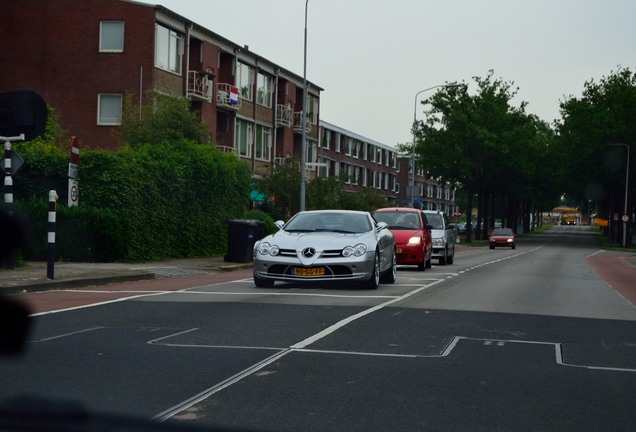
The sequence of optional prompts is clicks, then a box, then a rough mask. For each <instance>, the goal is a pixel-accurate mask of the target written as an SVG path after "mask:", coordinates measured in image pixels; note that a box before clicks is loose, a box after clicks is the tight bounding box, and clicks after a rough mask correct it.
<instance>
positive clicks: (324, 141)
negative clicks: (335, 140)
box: [322, 128, 331, 150]
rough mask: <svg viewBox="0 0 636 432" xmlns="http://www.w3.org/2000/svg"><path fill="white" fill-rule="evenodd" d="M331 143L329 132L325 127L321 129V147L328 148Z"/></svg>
mask: <svg viewBox="0 0 636 432" xmlns="http://www.w3.org/2000/svg"><path fill="white" fill-rule="evenodd" d="M330 145H331V132H330V131H329V130H327V129H324V128H323V129H322V148H324V149H327V150H329V147H330Z"/></svg>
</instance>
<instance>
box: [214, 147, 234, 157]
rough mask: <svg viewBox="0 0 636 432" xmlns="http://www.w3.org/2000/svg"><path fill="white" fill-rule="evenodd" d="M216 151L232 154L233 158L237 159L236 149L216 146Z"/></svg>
mask: <svg viewBox="0 0 636 432" xmlns="http://www.w3.org/2000/svg"><path fill="white" fill-rule="evenodd" d="M216 149H217V150H218V151H220V152H221V153H232V154H233V155H234V156H236V157H239V152H238V149H237V148H234V147H229V146H219V145H218V146H216Z"/></svg>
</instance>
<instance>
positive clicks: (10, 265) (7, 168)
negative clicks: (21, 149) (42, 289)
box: [1, 135, 24, 270]
mask: <svg viewBox="0 0 636 432" xmlns="http://www.w3.org/2000/svg"><path fill="white" fill-rule="evenodd" d="M1 138H2V140H3V141H4V187H3V193H4V209H5V211H6V212H7V213H8V214H9V215H10V216H11V215H13V178H12V177H11V173H12V172H13V167H12V164H11V158H12V155H13V150H12V149H11V141H22V140H24V135H20V136H17V137H1ZM5 264H6V268H7V269H9V270H13V269H14V268H15V255H14V254H11V255H10V256H9V257H8V258H7V260H6V263H5Z"/></svg>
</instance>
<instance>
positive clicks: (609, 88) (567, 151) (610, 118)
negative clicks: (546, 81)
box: [557, 66, 636, 234]
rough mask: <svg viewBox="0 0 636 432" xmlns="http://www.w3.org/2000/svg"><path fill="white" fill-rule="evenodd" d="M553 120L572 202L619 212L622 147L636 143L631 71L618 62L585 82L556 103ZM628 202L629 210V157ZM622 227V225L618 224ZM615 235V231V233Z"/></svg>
mask: <svg viewBox="0 0 636 432" xmlns="http://www.w3.org/2000/svg"><path fill="white" fill-rule="evenodd" d="M560 107H561V115H562V120H561V122H559V124H558V125H557V128H558V131H559V142H558V143H559V148H560V151H561V154H562V155H563V158H562V164H563V177H564V183H563V189H564V192H565V193H566V194H567V195H568V196H569V197H571V199H573V200H574V201H575V202H576V203H579V204H586V203H588V202H590V201H593V202H596V203H598V206H599V211H600V213H601V215H602V217H605V218H607V219H612V218H611V215H612V214H614V213H622V212H623V206H624V193H625V173H626V169H625V168H626V151H625V148H624V147H623V148H620V147H609V146H608V144H614V143H622V144H627V145H629V146H631V149H632V150H633V149H634V143H635V142H636V126H634V119H635V118H636V72H632V71H631V70H630V69H628V68H623V67H620V66H619V67H618V69H617V70H616V71H615V72H612V73H611V74H610V75H609V76H607V77H602V78H601V79H600V80H599V81H598V82H596V81H594V80H593V79H590V80H589V81H587V82H585V88H584V90H583V93H582V96H581V97H580V98H577V97H569V98H567V99H565V100H564V101H563V102H562V103H561V105H560ZM630 159H631V161H630V165H631V166H630V167H629V168H630V177H631V178H630V179H629V184H630V190H629V191H628V196H629V201H630V202H631V203H632V204H631V207H630V208H631V209H632V211H631V212H630V213H633V203H634V196H635V193H636V169H634V167H635V165H636V163H634V158H633V157H632V158H630ZM618 225H619V228H622V224H618ZM615 234H616V232H615Z"/></svg>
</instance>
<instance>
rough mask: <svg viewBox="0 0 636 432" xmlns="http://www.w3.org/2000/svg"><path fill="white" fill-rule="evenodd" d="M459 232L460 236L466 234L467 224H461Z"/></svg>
mask: <svg viewBox="0 0 636 432" xmlns="http://www.w3.org/2000/svg"><path fill="white" fill-rule="evenodd" d="M457 232H458V233H460V234H466V222H459V223H458V224H457Z"/></svg>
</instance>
